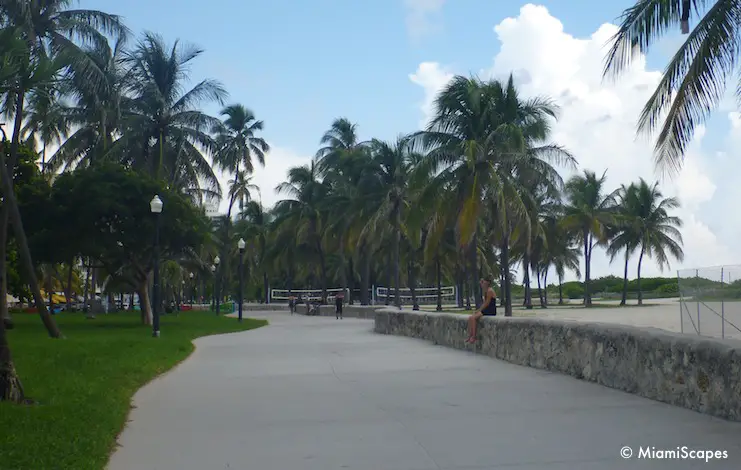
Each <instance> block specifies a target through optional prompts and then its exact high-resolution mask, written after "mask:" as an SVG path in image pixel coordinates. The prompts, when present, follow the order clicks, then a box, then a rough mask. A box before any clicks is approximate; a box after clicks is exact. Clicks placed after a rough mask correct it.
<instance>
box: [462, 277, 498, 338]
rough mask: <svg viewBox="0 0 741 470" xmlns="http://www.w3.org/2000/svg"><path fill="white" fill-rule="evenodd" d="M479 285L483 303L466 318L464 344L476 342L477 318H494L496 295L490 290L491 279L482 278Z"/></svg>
mask: <svg viewBox="0 0 741 470" xmlns="http://www.w3.org/2000/svg"><path fill="white" fill-rule="evenodd" d="M479 285H481V290H483V291H484V303H483V304H482V305H481V308H480V309H479V310H477V311H476V312H475V313H474V314H473V315H471V316H470V317H468V339H467V340H466V343H475V342H476V326H477V322H478V321H479V318H481V317H483V316H496V314H497V294H496V292H494V289H492V288H491V279H488V278H485V279H483V278H482V279H481V280H480V281H479Z"/></svg>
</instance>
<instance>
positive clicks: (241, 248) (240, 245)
mask: <svg viewBox="0 0 741 470" xmlns="http://www.w3.org/2000/svg"><path fill="white" fill-rule="evenodd" d="M245 245H246V244H245V242H244V238H240V239H239V241H238V242H237V248H239V298H238V299H237V300H238V301H239V307H238V308H239V321H240V322H241V321H242V304H243V303H244V297H243V292H244V247H245Z"/></svg>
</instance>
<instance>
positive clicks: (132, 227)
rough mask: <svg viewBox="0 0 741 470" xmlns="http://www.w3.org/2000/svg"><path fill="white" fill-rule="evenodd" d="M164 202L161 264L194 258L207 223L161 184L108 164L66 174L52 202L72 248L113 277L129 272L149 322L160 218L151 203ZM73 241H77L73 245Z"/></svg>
mask: <svg viewBox="0 0 741 470" xmlns="http://www.w3.org/2000/svg"><path fill="white" fill-rule="evenodd" d="M155 194H157V195H159V197H160V199H162V201H163V202H164V208H163V211H162V213H161V214H160V217H161V220H160V223H161V226H160V256H161V258H162V260H163V261H164V260H168V259H178V260H179V259H180V258H182V257H186V256H190V255H191V252H192V251H194V250H196V249H197V248H198V247H199V246H200V245H201V244H202V243H203V242H204V241H205V238H206V233H207V231H208V221H207V220H206V218H205V216H204V215H203V214H202V213H201V212H200V211H199V210H198V209H196V208H195V207H194V206H193V205H192V203H191V202H190V201H188V200H187V199H186V198H184V196H183V195H181V194H180V193H178V192H177V191H173V190H172V189H168V188H167V187H166V186H165V185H164V184H163V183H162V182H161V181H157V180H154V179H152V178H151V177H149V176H147V175H144V174H142V173H139V172H137V171H135V170H132V169H127V168H124V167H122V166H120V165H117V164H111V163H105V164H101V165H100V166H98V165H96V166H93V167H91V168H85V169H80V170H77V171H75V172H74V173H69V174H63V175H61V176H60V177H59V178H58V179H57V181H56V182H55V184H54V187H53V190H52V197H51V201H52V204H54V205H55V206H56V207H57V208H58V212H57V220H64V221H65V225H64V226H61V227H60V228H59V232H60V233H61V234H62V236H63V237H65V239H66V240H68V241H69V242H70V243H74V245H72V246H70V247H67V250H70V251H73V250H74V251H77V252H78V253H79V254H80V255H82V256H89V257H92V258H95V259H97V260H99V261H100V262H101V263H102V264H103V266H104V267H105V269H106V271H107V272H108V273H111V274H115V273H123V272H124V271H127V270H128V271H129V272H130V275H131V277H132V278H133V281H134V283H135V285H136V289H137V292H138V294H139V296H140V298H141V299H143V303H142V312H143V318H144V320H145V322H149V321H150V315H151V312H150V309H149V307H150V306H149V293H148V289H147V280H148V278H149V275H150V273H151V271H152V265H153V251H152V249H153V241H154V234H155V220H156V219H155V217H154V216H153V215H152V214H151V212H150V208H149V201H150V200H151V199H152V197H153V196H154V195H155ZM73 240H74V241H73Z"/></svg>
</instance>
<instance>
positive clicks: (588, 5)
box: [81, 0, 741, 277]
mask: <svg viewBox="0 0 741 470" xmlns="http://www.w3.org/2000/svg"><path fill="white" fill-rule="evenodd" d="M533 3H534V5H533V4H526V3H525V2H522V1H514V0H496V1H492V0H375V1H373V2H361V1H357V0H356V1H350V0H311V1H309V0H291V1H289V0H272V1H255V0H241V1H237V0H211V1H209V2H197V3H196V2H182V1H177V2H176V1H174V0H169V1H168V0H156V1H155V0H148V1H145V0H126V1H123V2H122V1H114V0H83V1H82V2H81V6H82V7H84V8H95V9H100V10H104V11H107V12H110V13H117V14H120V15H121V16H123V17H124V18H125V21H126V23H127V24H128V25H129V26H130V27H131V29H132V30H133V31H134V32H135V33H137V34H139V33H141V31H143V30H150V31H155V32H158V33H159V34H161V35H162V36H163V37H164V38H165V39H166V40H167V41H168V42H172V41H174V40H176V39H180V40H181V41H185V42H189V43H192V44H195V45H198V46H200V47H201V48H203V49H204V50H205V52H204V54H203V55H202V56H201V57H199V58H198V59H197V60H196V61H195V62H194V66H193V69H192V79H193V81H195V80H200V79H203V78H206V77H208V78H214V79H218V80H220V81H221V82H222V83H223V84H224V85H225V87H226V88H227V90H229V92H230V94H231V97H230V99H229V101H230V103H233V102H238V103H242V104H245V105H247V106H248V107H250V108H251V109H252V110H253V111H254V112H255V113H256V115H257V116H258V118H259V119H263V120H264V121H265V123H266V128H265V133H264V137H265V138H266V139H267V140H268V141H269V142H270V143H271V145H272V146H273V147H274V149H275V150H274V152H272V153H271V154H270V155H269V156H268V164H267V165H266V167H265V168H264V169H258V170H256V172H255V178H254V181H255V182H256V183H257V184H258V185H260V187H261V188H262V191H261V194H262V195H261V197H262V198H263V201H265V203H266V205H271V204H272V203H274V202H275V201H276V200H277V199H279V197H280V196H279V195H277V194H275V193H274V191H273V188H274V187H275V186H276V185H277V184H278V182H280V181H282V180H283V179H284V178H285V172H286V170H287V169H288V168H289V167H290V166H294V165H299V164H304V163H307V162H308V161H309V159H310V157H311V156H312V155H313V154H314V153H315V152H316V149H317V147H318V142H319V139H320V137H321V135H322V134H323V133H324V131H325V130H326V129H327V128H328V127H329V125H330V123H331V122H332V120H334V119H335V118H337V117H341V116H342V117H348V118H349V119H351V120H352V121H354V122H356V123H358V125H359V131H360V137H361V138H363V139H367V138H371V137H377V138H381V139H393V138H394V137H396V136H397V135H398V134H401V133H407V132H410V131H414V130H417V129H418V127H419V125H420V122H422V121H423V119H424V118H425V116H426V112H427V111H428V109H427V108H425V103H426V102H429V100H430V99H431V97H434V95H435V94H436V93H437V91H438V90H439V88H440V87H441V86H443V85H444V83H445V82H446V80H447V79H449V77H450V76H452V75H453V74H469V73H484V74H489V76H497V77H499V76H502V75H504V74H507V73H509V72H510V71H513V70H514V71H517V72H524V73H525V75H526V76H529V77H531V78H532V80H531V82H529V83H522V88H521V91H522V93H523V94H525V95H529V94H539V95H542V94H545V95H547V96H550V97H553V98H554V99H555V100H556V101H557V102H559V103H560V104H561V105H562V116H561V117H560V119H559V121H558V123H556V124H555V125H554V132H553V138H554V139H555V140H556V141H557V142H558V143H559V144H563V145H565V146H567V147H568V148H569V149H570V150H572V151H573V153H574V155H575V156H576V157H577V159H578V160H579V162H580V164H581V168H588V169H591V170H594V171H596V172H598V173H601V172H602V171H605V170H607V172H608V186H610V189H612V188H616V187H618V186H619V185H620V184H627V183H630V182H632V181H635V180H637V179H638V178H639V177H643V178H646V179H647V180H649V181H651V180H654V179H655V177H656V172H655V171H654V167H653V163H652V150H651V143H650V141H649V140H645V139H644V140H640V139H639V140H637V139H636V135H635V127H636V119H637V117H638V115H639V114H640V111H641V109H642V107H643V104H644V103H645V102H646V99H647V98H648V96H649V94H650V93H651V92H652V91H653V89H654V88H655V86H656V83H657V81H658V78H659V76H660V72H661V70H662V69H663V68H664V67H665V65H666V63H667V61H668V58H669V57H670V55H671V54H673V53H674V52H675V50H676V49H677V47H678V46H679V45H680V44H681V41H682V39H683V37H682V36H680V35H679V34H678V32H672V33H670V34H669V36H668V37H667V38H666V39H665V40H663V41H662V42H660V43H659V44H657V45H656V46H655V47H654V48H653V49H652V50H651V52H650V54H649V55H648V57H647V58H646V60H645V63H641V62H640V61H639V62H638V63H637V65H636V66H635V68H634V69H632V70H631V71H629V72H626V74H625V76H624V77H623V78H622V79H621V81H620V82H618V83H616V84H605V83H604V82H603V81H602V80H601V77H600V72H601V65H602V61H603V57H604V50H603V47H604V45H605V43H606V42H607V41H608V39H609V37H610V36H611V35H612V34H614V32H615V27H614V26H611V25H610V24H606V23H615V22H616V19H617V18H618V17H619V15H620V14H621V13H622V11H623V10H624V9H625V8H626V7H629V6H630V5H632V3H633V2H632V1H631V0H613V1H610V2H597V1H594V0H542V1H538V2H533ZM543 7H545V8H543ZM420 12H421V13H420ZM413 74H415V75H414V76H415V77H417V78H419V80H417V81H416V82H415V81H413V80H412V75H413ZM733 88H735V87H733ZM426 100H427V101H426ZM219 109H220V107H219V106H216V105H212V106H209V107H207V108H206V111H208V112H210V113H212V114H216V113H218V111H219ZM736 111H737V106H736V103H735V101H734V100H732V99H731V100H727V101H725V102H724V104H723V106H722V107H721V109H720V110H719V112H717V113H715V115H714V117H713V119H712V121H711V122H710V123H709V124H708V126H707V127H706V128H705V129H704V132H700V133H699V134H698V138H697V140H696V142H695V144H693V146H692V148H691V149H690V151H688V154H687V162H686V164H685V169H684V170H683V172H682V174H681V175H680V176H679V177H678V178H676V179H675V180H672V181H662V183H661V184H662V189H664V192H665V194H666V195H672V196H679V197H680V200H681V201H682V209H681V211H680V212H679V213H678V215H680V216H681V217H682V218H683V220H684V221H685V227H684V229H683V235H684V238H685V252H686V254H687V257H686V260H685V262H684V263H673V264H672V268H677V267H696V266H709V265H710V266H712V265H718V264H727V263H730V262H733V261H734V260H741V248H739V247H738V246H737V243H736V240H737V237H738V233H741V219H739V221H738V222H736V221H735V219H734V218H729V217H728V214H733V213H735V212H736V211H737V207H736V206H735V202H734V200H735V199H736V196H738V197H739V198H741V185H738V184H737V182H736V179H737V177H736V175H738V174H739V173H741V151H739V150H738V149H741V115H739V114H737V113H736ZM736 162H738V163H736ZM569 174H570V173H569V172H567V171H564V172H563V175H564V177H568V176H569ZM222 181H226V178H225V177H224V178H222ZM736 193H738V194H736ZM224 204H225V203H224ZM224 204H223V205H224ZM618 264H619V263H618ZM619 270H620V268H619V266H616V265H611V264H610V262H609V260H608V259H607V258H606V257H605V256H604V255H603V254H596V255H595V258H594V265H593V273H594V275H595V276H599V275H604V274H608V273H616V272H618V271H619ZM633 270H634V267H633V266H632V267H631V272H632V271H633ZM659 272H660V268H659V266H657V265H655V264H654V263H653V262H652V261H651V260H647V261H646V262H645V263H644V275H646V276H649V275H657V274H659ZM664 273H665V274H667V273H668V272H667V271H664ZM634 275H635V274H634V273H631V277H633V276H634ZM670 275H671V274H670Z"/></svg>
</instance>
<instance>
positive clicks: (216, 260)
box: [214, 256, 221, 315]
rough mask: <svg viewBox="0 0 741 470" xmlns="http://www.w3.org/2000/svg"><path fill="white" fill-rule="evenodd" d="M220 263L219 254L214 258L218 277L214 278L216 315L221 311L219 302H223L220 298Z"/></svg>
mask: <svg viewBox="0 0 741 470" xmlns="http://www.w3.org/2000/svg"><path fill="white" fill-rule="evenodd" d="M219 263H221V258H219V257H218V256H217V257H216V258H214V266H216V278H215V279H214V283H215V284H216V285H215V286H214V291H215V292H214V293H215V294H216V315H218V314H219V313H221V312H220V311H219V307H220V306H219V304H220V303H221V299H220V298H219V274H220V271H219Z"/></svg>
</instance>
